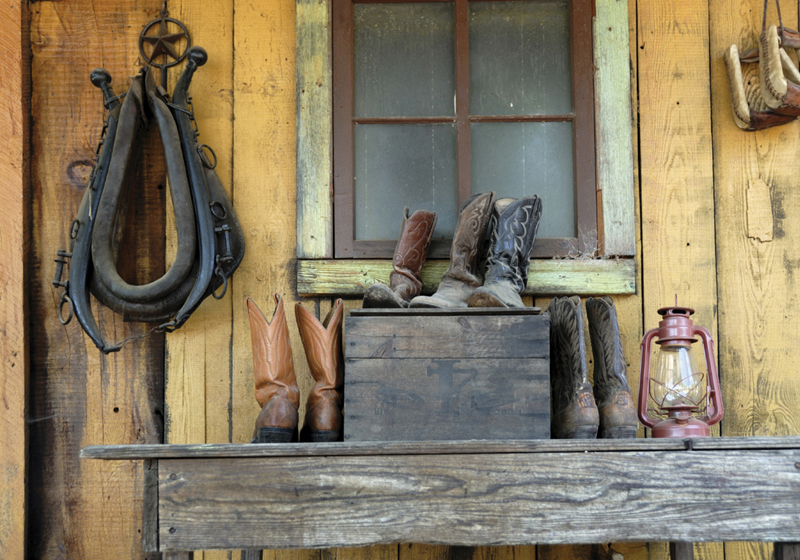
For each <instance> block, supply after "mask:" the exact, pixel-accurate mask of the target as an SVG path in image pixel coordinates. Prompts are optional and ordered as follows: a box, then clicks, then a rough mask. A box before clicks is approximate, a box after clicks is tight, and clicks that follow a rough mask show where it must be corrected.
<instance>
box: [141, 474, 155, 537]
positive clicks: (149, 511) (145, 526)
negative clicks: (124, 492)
mask: <svg viewBox="0 0 800 560" xmlns="http://www.w3.org/2000/svg"><path fill="white" fill-rule="evenodd" d="M143 466H144V504H143V506H142V550H144V551H145V552H158V460H157V459H145V461H144V465H143Z"/></svg>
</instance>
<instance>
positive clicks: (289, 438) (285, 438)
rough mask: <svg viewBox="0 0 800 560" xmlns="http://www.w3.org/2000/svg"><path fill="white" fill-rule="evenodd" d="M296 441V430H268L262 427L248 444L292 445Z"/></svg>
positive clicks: (268, 428)
mask: <svg viewBox="0 0 800 560" xmlns="http://www.w3.org/2000/svg"><path fill="white" fill-rule="evenodd" d="M295 441H297V430H296V429H294V428H270V427H267V426H263V427H261V428H259V429H258V434H257V435H256V437H255V438H253V441H252V442H250V443H293V442H295Z"/></svg>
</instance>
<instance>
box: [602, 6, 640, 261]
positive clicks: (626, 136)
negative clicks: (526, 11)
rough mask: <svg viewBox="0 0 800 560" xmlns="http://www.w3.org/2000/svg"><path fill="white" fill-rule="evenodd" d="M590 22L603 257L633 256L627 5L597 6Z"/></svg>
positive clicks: (634, 223)
mask: <svg viewBox="0 0 800 560" xmlns="http://www.w3.org/2000/svg"><path fill="white" fill-rule="evenodd" d="M596 12H597V16H596V17H595V20H594V58H595V68H596V70H595V77H594V85H595V90H594V91H595V135H596V138H597V142H596V146H597V147H596V151H597V186H598V190H600V191H601V194H602V205H603V208H602V223H598V228H602V231H603V251H604V253H605V254H606V255H624V256H633V255H635V251H636V244H635V240H636V233H635V230H636V221H635V215H634V195H633V144H632V135H631V121H632V111H631V91H630V88H629V87H627V84H629V83H630V75H631V64H630V52H629V50H628V46H629V44H628V2H626V1H624V0H597V1H596Z"/></svg>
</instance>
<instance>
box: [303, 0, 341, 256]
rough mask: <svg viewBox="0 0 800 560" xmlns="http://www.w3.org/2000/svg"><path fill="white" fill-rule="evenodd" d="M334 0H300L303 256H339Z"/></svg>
mask: <svg viewBox="0 0 800 560" xmlns="http://www.w3.org/2000/svg"><path fill="white" fill-rule="evenodd" d="M330 45H331V37H330V1H329V0H325V1H319V0H297V88H296V89H297V208H298V211H297V257H298V258H301V259H320V258H331V257H333V200H332V199H331V193H332V192H333V183H332V178H331V173H332V170H331V157H332V153H331V142H332V118H333V117H332V112H331V111H332V103H333V100H332V98H331V91H332V90H331V86H332V82H331V55H330V52H331V46H330Z"/></svg>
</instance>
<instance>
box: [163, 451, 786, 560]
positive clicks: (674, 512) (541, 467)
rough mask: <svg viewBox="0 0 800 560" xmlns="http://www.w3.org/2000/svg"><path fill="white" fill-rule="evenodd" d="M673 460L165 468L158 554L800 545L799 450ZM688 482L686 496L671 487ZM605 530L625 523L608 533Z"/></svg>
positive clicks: (552, 458) (294, 462) (394, 460)
mask: <svg viewBox="0 0 800 560" xmlns="http://www.w3.org/2000/svg"><path fill="white" fill-rule="evenodd" d="M666 455H669V456H668V457H667V456H665V454H664V453H663V452H642V453H616V452H612V453H604V454H594V455H591V456H589V455H587V454H570V455H561V454H558V453H555V454H546V453H544V454H538V455H535V456H534V455H525V454H523V455H517V454H507V455H496V456H495V455H493V456H485V457H471V456H465V455H460V456H459V455H452V456H403V457H401V456H395V457H381V456H377V457H369V458H366V457H359V458H342V459H340V460H337V461H336V462H335V463H332V462H330V461H329V460H328V459H326V458H324V457H319V458H295V459H280V460H275V461H271V460H263V459H231V460H226V461H219V460H207V459H195V460H180V459H179V460H164V461H163V462H161V464H160V472H159V480H160V483H159V496H160V515H161V519H162V520H164V523H163V524H162V526H161V527H160V543H161V547H162V550H180V549H191V548H197V549H209V548H225V547H228V546H230V545H231V544H234V543H235V544H242V545H244V546H246V547H248V548H255V547H258V546H269V547H303V548H314V547H325V546H348V545H349V546H352V545H366V544H376V543H393V542H408V541H412V540H413V541H416V542H422V543H434V544H437V543H438V544H458V545H477V544H486V543H493V544H531V543H536V542H543V543H552V542H563V543H576V544H579V543H593V542H613V541H632V540H645V539H647V540H665V539H669V540H673V541H706V540H719V539H724V540H731V539H737V538H747V539H751V540H766V541H772V540H779V541H781V540H782V541H791V540H792V539H796V538H797V536H800V525H798V524H797V518H798V515H800V502H799V501H798V500H797V495H798V493H800V473H798V470H797V468H796V466H795V463H796V462H797V459H798V457H799V455H798V451H797V450H793V451H730V452H724V453H721V452H708V451H693V452H688V453H668V454H666ZM323 469H324V470H323ZM678 473H680V476H681V478H682V480H683V481H684V485H683V486H681V487H676V486H675V485H674V484H673V483H672V479H673V478H674V477H675V476H676V475H677V474H678ZM608 517H610V518H613V519H614V520H615V522H614V523H597V520H598V519H601V518H608ZM264 526H268V527H270V528H271V529H272V531H269V532H267V531H261V530H259V529H260V528H261V527H264Z"/></svg>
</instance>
